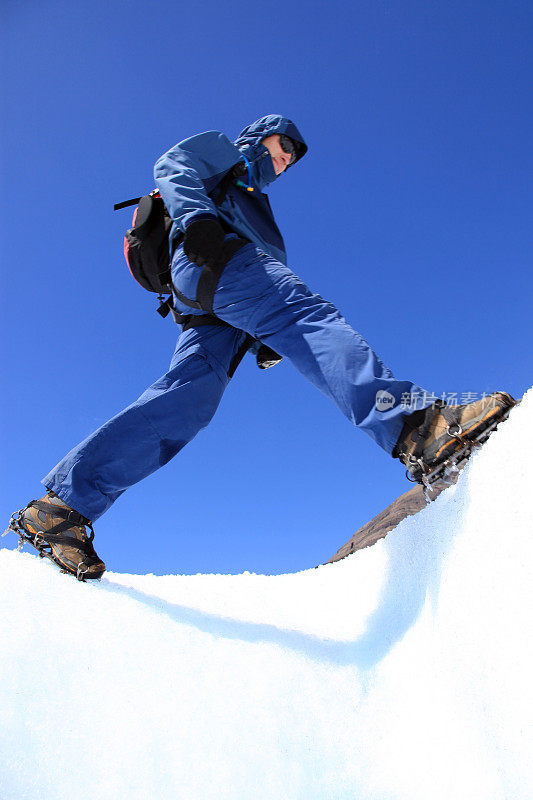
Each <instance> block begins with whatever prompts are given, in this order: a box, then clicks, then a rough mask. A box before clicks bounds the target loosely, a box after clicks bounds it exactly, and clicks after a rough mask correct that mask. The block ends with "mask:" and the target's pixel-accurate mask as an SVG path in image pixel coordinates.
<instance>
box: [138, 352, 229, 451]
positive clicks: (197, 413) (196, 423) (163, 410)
mask: <svg viewBox="0 0 533 800" xmlns="http://www.w3.org/2000/svg"><path fill="white" fill-rule="evenodd" d="M226 385H227V380H226V381H225V382H224V381H222V380H221V379H220V377H219V375H218V374H217V372H215V371H214V370H213V368H212V366H211V365H210V363H209V361H208V360H207V359H206V358H205V357H204V356H203V355H201V354H199V353H193V354H191V355H188V356H186V357H185V358H184V359H183V360H181V361H179V362H178V363H177V364H175V365H174V366H173V367H172V368H171V369H170V370H169V371H168V372H167V373H166V374H165V375H163V376H162V377H161V378H160V379H159V380H158V381H156V382H155V383H154V384H152V386H150V388H149V389H147V390H146V391H145V392H144V393H143V394H142V395H141V397H140V398H139V399H138V400H137V402H136V403H135V404H134V405H136V406H137V407H138V409H139V411H140V412H141V413H142V414H143V415H144V416H145V417H146V419H147V420H148V421H149V422H150V423H151V425H152V426H153V428H155V430H156V432H157V433H158V435H159V436H160V437H161V438H163V439H180V440H182V441H188V440H190V439H191V438H192V437H193V436H195V435H196V433H198V431H200V430H202V429H203V428H205V427H206V426H207V425H208V424H209V422H210V421H211V419H212V417H213V414H214V413H215V411H216V410H217V408H218V404H219V403H220V400H221V398H222V395H223V393H224V389H225V388H226Z"/></svg>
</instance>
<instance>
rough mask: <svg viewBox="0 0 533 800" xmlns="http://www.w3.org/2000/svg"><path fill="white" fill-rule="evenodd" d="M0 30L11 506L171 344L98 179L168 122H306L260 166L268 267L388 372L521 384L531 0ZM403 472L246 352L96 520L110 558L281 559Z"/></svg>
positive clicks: (90, 9)
mask: <svg viewBox="0 0 533 800" xmlns="http://www.w3.org/2000/svg"><path fill="white" fill-rule="evenodd" d="M2 28H3V35H2V38H3V41H2V59H3V69H2V73H3V80H2V101H1V103H2V116H3V119H4V129H3V132H2V168H3V196H2V215H1V218H2V297H3V298H4V302H3V313H2V320H1V325H2V331H1V340H2V374H3V377H4V388H3V392H2V421H3V423H2V453H3V458H2V462H3V469H2V477H1V485H2V497H1V512H2V516H3V518H4V519H5V520H6V522H7V520H8V518H9V515H10V513H11V512H12V511H13V510H15V509H17V508H19V507H21V506H22V505H24V504H25V503H26V502H27V501H28V500H30V499H31V498H33V497H37V496H39V495H40V492H41V487H40V484H39V480H40V478H41V477H42V476H43V475H44V474H46V473H47V472H48V471H49V469H50V468H51V467H52V466H53V465H54V464H55V463H56V462H57V461H59V460H60V459H61V458H62V457H63V455H64V454H65V453H66V452H67V451H68V450H69V449H70V448H71V447H72V446H73V445H74V444H76V443H77V442H78V441H80V440H81V439H82V438H84V437H85V436H86V435H88V434H89V433H90V432H91V431H92V430H93V429H94V428H95V427H97V426H99V425H101V424H102V423H103V422H105V421H106V420H107V419H108V418H109V417H110V416H112V415H113V414H115V413H116V412H118V411H119V410H120V409H121V408H123V407H124V406H125V405H127V404H128V403H129V402H131V401H132V400H134V399H135V398H136V397H137V396H138V395H139V394H141V392H142V391H143V390H144V388H145V387H146V386H147V385H149V384H150V383H152V382H153V381H154V380H156V379H157V378H158V377H159V375H160V374H162V373H163V372H164V371H165V370H166V368H167V366H168V362H169V360H170V357H171V354H172V351H173V348H174V344H175V337H176V335H177V328H176V326H175V325H173V323H171V322H170V321H169V320H166V321H162V320H161V319H160V318H159V317H158V315H157V314H156V313H155V311H154V308H155V303H154V301H153V298H152V297H151V296H150V295H149V294H148V293H146V292H144V291H143V290H142V289H141V288H140V287H138V286H137V284H135V282H134V281H133V280H132V279H131V277H130V275H129V273H128V271H127V268H126V265H125V262H124V259H123V256H122V236H123V232H124V229H125V228H126V227H128V225H129V222H130V219H131V211H130V210H126V211H122V212H117V213H114V212H113V210H112V207H113V203H114V202H117V201H120V200H123V199H125V198H128V197H132V196H136V195H138V194H142V193H144V192H147V191H149V190H150V189H151V188H152V186H153V177H152V168H153V163H154V162H155V160H156V159H157V158H158V157H159V156H160V155H161V154H162V153H163V152H165V151H166V150H168V149H169V148H170V147H171V146H172V145H173V144H175V143H176V142H177V141H179V140H181V139H183V138H186V137H187V136H191V135H193V134H195V133H198V132H200V131H205V130H212V129H216V130H222V131H224V132H225V133H227V134H228V135H229V136H230V137H231V138H234V137H235V136H236V135H237V134H238V133H239V131H240V130H241V129H242V128H243V127H244V126H245V125H247V124H249V123H250V122H252V121H253V120H255V119H257V118H258V117H260V116H262V115H264V114H268V113H281V114H284V115H286V116H288V117H290V118H291V119H293V120H294V121H295V122H296V124H297V125H298V126H299V128H300V129H301V130H302V132H303V134H304V136H305V138H306V140H307V142H308V144H309V153H308V155H307V156H306V157H305V159H304V160H303V161H302V163H301V164H300V165H298V167H297V168H295V169H292V170H290V171H289V173H288V174H287V175H284V176H282V177H281V178H280V179H279V180H278V181H276V183H275V184H274V185H273V186H272V187H271V191H270V199H271V203H272V206H273V208H274V212H275V214H276V219H277V221H278V224H279V227H280V228H281V230H282V232H283V235H284V238H285V242H286V245H287V250H288V254H289V264H290V266H291V267H292V269H293V270H294V271H295V272H296V273H297V274H298V275H300V276H301V277H302V278H303V280H304V281H305V282H306V283H307V284H308V285H309V286H310V287H311V288H312V289H313V290H314V291H317V292H319V293H320V294H321V295H323V296H324V297H326V298H327V299H328V300H331V301H332V302H334V303H335V304H336V305H337V306H338V307H339V308H340V310H341V311H342V313H343V314H344V315H345V316H346V318H347V319H348V321H349V322H350V323H351V324H352V325H353V327H354V328H356V329H358V330H359V331H360V332H361V333H362V334H363V335H364V336H365V337H366V338H367V340H368V341H369V342H370V344H371V345H372V346H373V347H374V349H375V350H376V351H377V352H378V354H379V355H380V356H381V357H382V359H383V360H384V361H385V363H386V364H387V365H388V366H389V367H390V368H391V369H392V370H393V371H394V373H395V374H396V375H397V376H398V377H399V378H405V379H410V380H414V381H416V382H417V383H418V384H419V385H421V386H423V387H425V388H427V389H428V390H429V391H432V392H435V393H437V394H440V393H451V392H457V393H459V394H461V393H463V392H473V393H482V392H490V391H492V390H495V389H499V388H504V389H506V390H508V391H510V392H511V393H512V394H514V395H521V394H522V392H523V391H524V390H525V389H527V388H528V387H529V386H530V385H531V383H532V380H531V374H532V361H533V359H532V356H531V335H530V318H531V298H532V291H531V289H532V278H531V264H532V258H531V253H532V234H531V174H532V166H533V165H532V155H531V141H533V131H532V118H533V115H532V111H531V83H532V77H533V69H532V51H531V36H532V33H533V8H532V6H531V4H530V3H529V2H513V3H509V2H503V1H502V2H491V1H490V0H488V1H485V2H472V1H471V0H466V2H465V1H464V0H463V1H462V2H453V1H452V2H446V3H433V2H379V1H378V0H373V1H372V2H350V3H338V4H335V5H334V6H331V5H329V4H326V3H321V2H320V3H319V2H309V3H305V4H300V3H284V4H283V3H279V4H275V5H273V4H269V3H250V2H246V3H245V2H240V0H237V1H236V2H233V1H230V2H227V3H225V4H220V3H218V2H214V0H207V2H203V3H180V2H172V3H171V2H155V3H152V4H146V3H140V2H137V0H130V1H129V2H117V1H116V0H110V1H109V2H106V3H103V2H98V0H97V1H96V2H91V3H89V2H86V0H79V1H78V2H76V3H75V4H66V3H59V2H57V3H56V2H47V0H43V1H42V2H40V3H35V2H27V1H25V0H22V1H21V2H18V3H14V2H7V3H6V4H5V6H4V12H3V24H2ZM6 120H7V121H8V124H7V125H6V124H5V121H6ZM407 488H409V484H407V482H406V481H405V478H404V476H403V471H402V467H401V465H400V464H399V462H398V461H393V460H392V459H389V458H388V457H387V456H386V455H385V454H384V453H383V452H382V451H381V450H380V449H379V448H377V447H376V446H375V445H374V444H373V443H372V441H370V439H367V437H365V436H364V434H362V433H360V432H358V431H357V430H354V429H352V428H351V426H350V424H349V423H348V422H347V421H346V420H345V418H344V417H343V416H342V415H341V414H340V413H339V411H338V410H337V409H336V408H335V406H333V405H332V404H331V403H330V402H329V401H328V400H327V399H326V398H324V397H323V396H322V395H321V394H320V393H318V392H317V390H316V389H315V388H314V387H312V386H311V385H310V384H308V383H306V381H305V380H304V379H303V378H302V377H301V376H300V375H299V374H298V373H296V371H295V370H294V369H293V368H292V367H291V365H290V364H289V363H286V362H284V363H283V364H281V365H280V366H279V367H276V368H275V369H273V370H269V371H268V372H266V373H262V372H260V371H259V370H257V368H256V367H255V365H254V362H253V359H252V358H251V357H248V358H246V359H245V361H244V362H243V364H242V365H241V366H240V367H239V369H238V371H237V373H236V375H235V377H234V379H233V381H232V382H231V384H230V386H229V388H228V390H227V392H226V395H225V397H224V399H223V402H222V404H221V407H220V409H219V411H218V412H217V415H216V417H215V419H214V421H213V423H212V425H211V426H210V427H209V429H208V430H207V431H205V432H203V433H201V434H200V435H199V436H198V438H197V439H196V440H195V441H194V442H193V443H192V444H190V445H189V446H188V447H187V448H185V450H184V451H182V453H180V454H179V455H178V456H177V457H176V459H174V460H173V461H172V462H171V463H170V464H169V465H167V466H166V467H164V468H163V469H162V470H160V471H159V472H158V473H157V474H155V475H153V476H151V477H150V478H148V479H147V480H145V481H144V482H142V483H141V484H139V485H137V486H135V487H133V488H132V489H130V490H129V491H128V492H127V493H126V494H125V495H124V496H123V497H122V498H121V499H120V500H119V501H118V502H117V504H116V505H115V506H114V507H113V508H112V509H111V510H110V511H109V512H108V513H107V514H106V515H105V516H104V517H102V518H101V519H100V520H99V521H98V523H97V527H96V534H97V538H96V539H95V544H96V546H97V550H98V551H99V553H100V554H101V555H102V557H103V558H104V560H105V561H106V563H107V564H108V568H109V569H112V570H115V571H120V572H137V573H144V572H154V573H158V574H164V573H168V572H187V573H195V572H242V571H243V570H250V571H256V572H265V573H281V572H290V571H295V570H299V569H304V568H307V567H310V566H314V565H315V564H317V563H320V562H322V561H325V560H327V559H328V558H329V557H330V556H331V555H332V554H333V553H334V552H335V551H336V550H337V548H338V547H340V546H341V545H342V544H343V543H344V542H345V541H346V540H347V539H348V538H349V537H350V536H351V535H352V533H353V532H354V531H355V530H356V529H357V528H358V527H360V525H362V524H364V523H365V522H367V521H368V520H369V519H370V518H371V517H373V516H374V515H375V514H376V513H377V512H378V511H380V510H381V509H382V508H383V507H384V506H385V505H387V504H388V503H389V502H391V501H392V500H393V499H394V498H395V497H396V496H397V495H398V494H400V493H401V492H402V491H405V490H406V489H407ZM10 544H11V545H14V542H11V543H10V542H9V539H8V538H7V537H6V539H3V540H2V545H5V546H10Z"/></svg>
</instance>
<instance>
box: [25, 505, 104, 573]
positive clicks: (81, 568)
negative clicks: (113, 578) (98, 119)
mask: <svg viewBox="0 0 533 800" xmlns="http://www.w3.org/2000/svg"><path fill="white" fill-rule="evenodd" d="M16 524H17V525H18V527H19V528H21V529H22V531H23V533H24V534H26V535H24V539H25V540H26V541H28V542H29V543H30V544H31V545H33V547H35V548H36V549H37V550H38V551H39V555H42V556H48V557H49V558H51V559H52V561H54V562H55V563H56V564H58V565H59V566H60V567H62V568H63V569H64V570H65V571H66V572H70V573H71V574H72V575H75V576H76V577H77V578H78V580H86V579H87V578H101V577H102V575H103V574H104V572H105V564H104V562H103V561H102V560H101V559H100V558H99V557H98V555H97V553H96V551H95V549H94V547H93V545H92V541H93V538H94V532H93V529H92V525H91V523H90V521H89V520H88V519H87V518H86V517H83V516H82V515H81V514H78V512H77V511H74V509H73V508H71V507H70V506H68V505H67V504H66V503H65V502H63V500H61V499H60V498H59V497H58V496H57V495H56V494H54V493H53V492H47V494H45V496H44V497H41V499H40V500H32V502H31V503H28V505H27V506H26V508H25V509H23V510H22V511H21V512H20V514H19V516H18V519H17V520H16ZM86 526H87V527H88V528H89V529H90V531H91V533H90V534H89V535H88V534H87V531H86V530H85V528H86Z"/></svg>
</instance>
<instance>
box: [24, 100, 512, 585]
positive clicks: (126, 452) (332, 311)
mask: <svg viewBox="0 0 533 800" xmlns="http://www.w3.org/2000/svg"><path fill="white" fill-rule="evenodd" d="M306 152H307V145H306V144H305V141H304V139H303V136H302V135H301V133H300V132H299V130H298V128H297V127H296V126H295V125H294V123H293V122H291V121H290V120H288V119H287V118H285V117H282V116H279V115H274V114H272V115H269V116H266V117H262V118H261V119H259V120H257V121H256V122H254V123H253V124H252V125H250V126H249V127H247V128H245V129H244V130H243V132H242V133H241V134H240V136H239V137H238V139H237V140H236V141H235V142H234V143H232V142H231V141H230V140H229V139H228V138H227V137H226V136H225V135H224V134H223V133H220V132H217V131H209V132H207V133H202V134H199V135H198V136H193V137H191V138H190V139H186V140H184V141H183V142H180V143H179V144H177V145H176V146H175V147H173V148H172V149H171V150H169V151H168V152H167V153H166V154H165V155H164V156H162V157H161V158H160V159H159V160H158V161H157V163H156V165H155V170H154V176H155V181H156V185H157V187H158V189H159V192H160V194H161V197H162V198H163V201H164V203H165V206H166V208H167V209H168V212H169V214H170V216H171V218H172V220H173V225H172V229H171V233H170V240H171V252H172V253H173V258H172V281H173V288H174V308H175V311H176V312H177V313H178V314H180V315H183V317H184V318H185V319H186V320H187V322H186V324H184V325H183V330H182V332H181V334H180V336H179V338H178V343H177V346H176V350H175V352H174V356H173V358H172V361H171V364H170V367H169V370H168V372H167V373H166V374H165V375H163V377H162V378H160V379H159V380H158V381H156V383H154V384H153V385H152V386H151V387H149V389H147V390H146V392H144V394H143V395H141V397H140V398H139V399H138V400H137V401H135V402H134V403H133V404H132V405H130V406H129V407H128V408H126V409H125V410H124V411H122V412H121V413H120V414H118V415H117V416H116V417H114V418H113V419H111V420H109V422H107V423H106V424H105V425H103V426H102V427H101V428H99V429H98V430H97V431H95V432H94V433H93V434H92V435H91V436H89V437H88V438H87V439H86V440H85V441H84V442H82V443H81V444H79V445H78V446H77V447H75V448H74V449H73V450H72V451H71V452H70V453H69V454H68V455H67V456H66V457H65V458H64V459H63V460H62V461H61V462H60V463H59V464H58V465H57V466H56V467H55V468H54V469H53V470H52V471H51V472H50V473H49V475H47V476H46V478H44V480H43V483H44V485H45V486H46V488H47V489H48V492H47V494H46V495H45V496H44V497H42V498H41V499H40V500H36V501H32V502H31V503H29V504H28V506H27V507H26V508H25V509H23V510H22V511H21V512H19V516H18V518H17V520H16V522H15V529H16V528H17V526H18V527H19V529H22V531H23V532H24V534H25V537H26V538H27V540H29V541H30V542H31V543H32V544H33V545H34V546H35V547H37V549H39V550H41V551H42V552H44V553H45V554H47V555H50V557H51V558H52V559H53V560H54V561H55V562H56V563H58V564H60V565H61V566H62V567H63V568H64V569H66V570H67V571H68V572H71V573H73V574H75V575H77V577H78V578H80V579H85V578H99V577H100V576H101V575H102V574H103V572H104V570H105V565H104V563H103V562H102V561H101V559H100V558H99V557H98V555H97V554H96V551H95V550H94V548H93V545H92V538H93V532H92V522H94V521H95V520H96V519H98V517H100V516H101V515H102V514H103V513H104V512H105V511H106V510H107V509H108V508H109V507H110V506H111V504H112V503H113V502H114V501H115V500H116V499H117V497H119V496H120V495H121V494H122V492H124V491H125V489H127V488H128V487H129V486H131V485H133V484H134V483H136V482H137V481H139V480H141V479H142V478H144V477H146V476H147V475H149V474H151V473H152V472H154V471H155V470H156V469H158V468H159V467H161V466H162V465H163V464H166V463H167V462H168V461H169V460H170V459H171V458H173V457H174V456H175V455H176V454H177V453H178V452H179V451H180V450H181V449H182V447H184V445H185V444H187V443H188V442H190V441H191V440H192V439H193V438H194V436H195V435H196V434H197V433H198V431H200V430H201V429H202V428H205V427H206V425H208V423H209V422H210V420H211V418H212V417H213V414H214V413H215V411H216V409H217V406H218V404H219V402H220V399H221V397H222V394H223V392H224V389H225V388H226V386H227V384H228V382H229V380H230V376H231V375H232V374H233V371H234V368H235V365H236V363H238V361H239V359H240V358H241V357H242V355H243V353H244V352H245V351H246V350H249V349H251V350H253V351H255V352H256V353H258V354H260V353H261V352H262V353H263V356H264V352H265V348H270V349H269V350H267V361H269V362H272V361H276V360H279V356H277V355H276V354H277V353H279V354H280V355H281V356H283V357H286V358H288V359H289V360H290V361H291V363H292V364H293V366H295V367H296V369H297V370H299V371H300V372H301V373H302V375H304V376H305V377H306V378H307V379H308V380H310V381H311V382H312V383H313V384H314V385H315V386H316V387H317V388H318V389H320V390H321V391H322V392H323V393H324V394H326V395H327V396H328V397H330V398H331V399H332V400H333V401H334V402H335V403H336V405H337V406H338V407H339V409H340V410H341V411H342V412H343V414H345V416H346V417H348V419H349V420H350V421H351V422H352V423H353V424H354V425H355V426H356V427H358V428H360V429H361V430H363V431H364V432H365V433H367V434H368V435H369V436H371V437H372V438H373V439H374V441H375V442H376V443H377V444H378V445H379V446H380V447H382V448H383V450H385V452H387V453H388V454H390V455H392V456H393V457H397V458H400V460H401V461H402V462H403V463H404V464H406V465H407V467H408V470H409V471H410V472H411V474H412V475H413V476H414V477H415V478H416V479H420V478H421V476H423V475H424V473H426V472H427V471H428V470H429V469H431V468H432V467H434V466H435V465H436V464H438V463H440V462H442V461H443V460H444V459H446V458H447V457H448V456H449V455H450V454H452V453H453V452H454V451H456V450H457V449H458V447H460V446H461V445H462V440H463V441H464V437H465V436H466V435H473V434H477V433H478V432H479V431H480V430H482V429H483V428H484V427H486V426H487V425H488V424H489V423H490V422H491V421H492V420H493V419H495V418H497V417H498V416H500V415H501V414H502V413H503V412H504V411H505V409H506V408H507V407H509V406H510V405H512V404H513V402H514V401H513V400H512V398H511V397H510V396H509V395H507V394H505V393H495V394H494V395H491V396H490V397H489V398H486V399H485V400H484V401H480V402H478V403H472V404H469V405H465V406H456V407H449V408H442V407H438V406H436V405H435V404H432V399H431V398H430V397H429V396H428V395H427V393H425V392H423V391H422V389H421V388H420V387H419V386H417V385H416V384H414V383H412V382H411V381H399V380H397V379H396V378H395V377H394V376H393V374H392V372H391V371H390V370H389V369H388V368H387V367H386V366H385V365H384V364H383V363H382V361H381V360H380V359H379V358H378V356H377V355H376V354H375V353H374V352H373V350H372V349H371V347H370V346H369V345H368V343H367V342H366V341H365V340H364V339H363V337H362V336H361V335H360V334H359V333H357V332H356V331H355V330H353V329H352V328H351V327H350V326H349V325H348V323H347V322H346V320H345V319H344V318H343V317H342V316H341V314H340V313H339V311H338V310H337V309H336V308H335V307H334V306H333V305H332V304H331V303H328V302H327V301H325V300H323V299H322V298H321V297H320V296H319V295H317V294H313V293H312V292H311V291H310V290H309V289H308V288H307V287H306V286H305V285H304V284H303V283H302V281H301V280H300V279H299V278H298V277H297V276H296V275H294V273H292V272H291V270H290V269H289V268H288V266H287V265H286V255H285V248H284V244H283V239H282V236H281V234H280V232H279V229H278V227H277V225H276V223H275V220H274V217H273V214H272V211H271V209H270V204H269V202H268V198H267V196H266V195H265V194H263V189H264V188H265V187H266V186H267V185H268V184H270V183H272V182H273V181H274V180H275V179H276V178H277V177H278V176H279V175H281V174H282V173H283V172H286V171H287V170H288V169H290V168H292V167H293V166H294V165H295V164H296V163H297V162H298V161H299V160H300V159H301V158H303V156H304V155H305V153H306ZM228 175H229V176H230V181H229V182H228V178H227V176H228ZM222 183H224V187H225V193H224V196H223V198H220V197H219V200H218V201H217V200H216V194H217V191H218V190H219V187H220V186H221V185H222ZM323 235H325V236H327V235H328V232H327V231H324V233H323ZM273 351H274V352H273ZM409 397H427V400H426V403H425V407H424V408H422V409H419V410H418V411H416V412H415V413H414V414H411V415H408V414H407V413H406V408H408V406H409V404H408V403H407V404H406V402H405V399H406V398H409ZM87 529H89V530H90V534H88V533H87Z"/></svg>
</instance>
